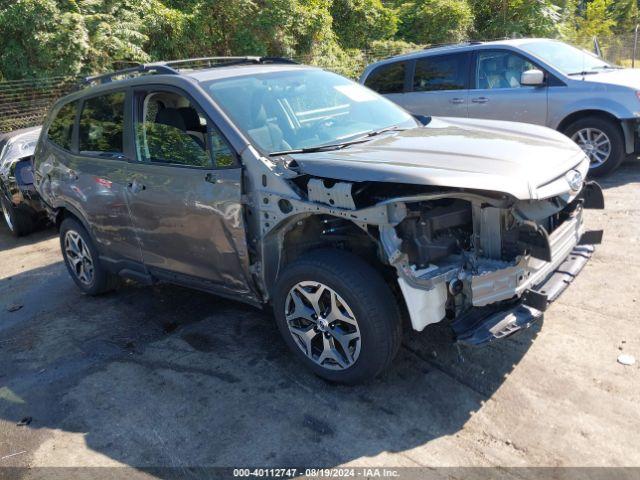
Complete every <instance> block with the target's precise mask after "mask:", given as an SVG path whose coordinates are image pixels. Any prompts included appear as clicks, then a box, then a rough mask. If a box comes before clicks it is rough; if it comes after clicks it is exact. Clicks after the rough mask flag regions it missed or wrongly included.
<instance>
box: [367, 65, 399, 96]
mask: <svg viewBox="0 0 640 480" xmlns="http://www.w3.org/2000/svg"><path fill="white" fill-rule="evenodd" d="M406 68H407V67H406V63H405V62H397V63H392V64H390V65H383V66H381V67H378V68H376V69H375V70H374V71H373V72H371V74H370V75H369V76H368V77H367V79H366V80H365V82H364V84H365V86H367V87H369V88H370V89H371V90H375V91H376V92H378V93H383V94H384V93H402V92H404V76H405V70H406Z"/></svg>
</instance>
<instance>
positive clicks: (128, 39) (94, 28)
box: [76, 0, 151, 71]
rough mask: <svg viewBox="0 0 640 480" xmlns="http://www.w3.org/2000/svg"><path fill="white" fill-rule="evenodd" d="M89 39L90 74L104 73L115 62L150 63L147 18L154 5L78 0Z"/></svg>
mask: <svg viewBox="0 0 640 480" xmlns="http://www.w3.org/2000/svg"><path fill="white" fill-rule="evenodd" d="M76 5H77V9H78V11H79V12H80V14H81V15H82V16H83V19H84V22H85V25H86V28H87V33H88V35H89V51H88V52H87V54H86V67H85V68H86V70H89V71H102V70H108V69H110V68H112V67H113V62H114V61H131V62H146V61H148V60H149V55H148V54H147V53H146V52H145V51H144V49H143V47H144V45H145V43H146V41H147V40H148V37H147V36H146V35H145V33H144V31H145V29H146V25H145V22H144V20H143V17H144V15H145V13H146V12H147V9H149V7H150V6H151V2H149V1H148V0H143V1H141V2H139V1H136V0H77V2H76Z"/></svg>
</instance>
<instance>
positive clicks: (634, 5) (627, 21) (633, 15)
mask: <svg viewBox="0 0 640 480" xmlns="http://www.w3.org/2000/svg"><path fill="white" fill-rule="evenodd" d="M612 7H613V8H612V14H613V20H614V22H615V26H614V27H613V29H614V30H615V31H616V32H617V33H620V34H623V35H624V34H631V33H633V31H634V29H635V28H636V25H638V23H640V17H639V14H638V1H637V0H616V1H615V2H614V3H613V5H612Z"/></svg>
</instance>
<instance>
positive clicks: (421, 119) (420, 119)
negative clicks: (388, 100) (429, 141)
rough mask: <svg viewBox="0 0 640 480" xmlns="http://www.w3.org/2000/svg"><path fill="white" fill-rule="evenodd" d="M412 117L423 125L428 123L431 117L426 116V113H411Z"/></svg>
mask: <svg viewBox="0 0 640 480" xmlns="http://www.w3.org/2000/svg"><path fill="white" fill-rule="evenodd" d="M412 116H413V118H415V119H416V120H417V121H418V122H419V123H420V124H421V125H422V126H423V127H424V126H426V125H429V122H431V117H428V116H426V115H412Z"/></svg>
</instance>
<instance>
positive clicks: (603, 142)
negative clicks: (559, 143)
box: [571, 128, 611, 168]
mask: <svg viewBox="0 0 640 480" xmlns="http://www.w3.org/2000/svg"><path fill="white" fill-rule="evenodd" d="M571 140H573V141H574V142H576V143H577V144H578V146H579V147H580V148H582V150H583V151H584V153H586V154H587V156H588V157H589V160H591V167H592V168H593V167H599V166H600V165H602V164H604V163H605V162H606V161H607V160H608V159H609V157H610V156H611V140H610V139H609V137H608V136H607V134H606V133H604V132H603V131H602V130H599V129H597V128H583V129H581V130H578V131H577V132H576V133H574V134H573V136H572V137H571Z"/></svg>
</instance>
